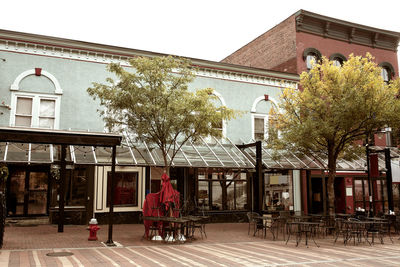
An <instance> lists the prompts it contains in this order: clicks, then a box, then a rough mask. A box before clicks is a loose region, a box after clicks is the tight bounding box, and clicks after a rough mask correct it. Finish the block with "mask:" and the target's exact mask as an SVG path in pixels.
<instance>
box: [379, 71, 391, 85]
mask: <svg viewBox="0 0 400 267" xmlns="http://www.w3.org/2000/svg"><path fill="white" fill-rule="evenodd" d="M381 76H382V78H383V81H385V82H386V83H387V82H389V81H390V79H389V70H388V69H387V68H382V70H381Z"/></svg>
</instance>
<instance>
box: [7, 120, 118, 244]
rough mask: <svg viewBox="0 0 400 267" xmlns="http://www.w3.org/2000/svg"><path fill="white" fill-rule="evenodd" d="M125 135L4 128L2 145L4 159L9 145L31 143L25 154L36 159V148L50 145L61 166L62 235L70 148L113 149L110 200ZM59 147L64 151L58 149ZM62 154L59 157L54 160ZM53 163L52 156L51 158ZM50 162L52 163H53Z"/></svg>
mask: <svg viewBox="0 0 400 267" xmlns="http://www.w3.org/2000/svg"><path fill="white" fill-rule="evenodd" d="M121 140H122V136H120V135H117V134H110V133H94V132H76V131H59V130H44V129H34V128H19V127H0V142H5V143H6V146H5V149H4V158H6V155H7V154H9V151H8V150H9V144H11V143H20V144H28V145H27V146H28V148H29V150H28V152H29V153H24V154H25V155H26V156H27V157H28V158H31V157H32V153H31V146H32V145H38V144H39V145H49V146H51V149H48V150H49V151H50V152H48V153H49V154H51V155H52V157H51V162H54V163H59V164H60V192H59V194H60V200H59V220H58V232H64V219H65V216H64V195H65V192H64V191H65V188H64V187H65V186H64V184H65V174H66V171H65V170H66V165H67V146H71V145H76V146H84V147H110V148H111V155H112V158H111V166H112V167H111V190H110V195H111V196H110V199H114V198H113V194H114V187H115V184H114V181H115V178H114V177H115V164H116V147H117V146H118V145H120V144H121ZM57 146H60V147H61V148H60V149H59V150H57V148H56V147H57ZM54 151H57V152H56V154H58V153H59V154H60V155H59V157H58V156H55V157H54ZM11 155H12V153H11ZM49 160H50V157H49ZM51 162H50V163H51ZM113 212H114V205H113V201H111V202H110V211H109V228H108V240H107V242H106V244H107V245H109V246H113V245H114V242H113V240H112V228H113Z"/></svg>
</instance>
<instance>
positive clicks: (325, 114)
mask: <svg viewBox="0 0 400 267" xmlns="http://www.w3.org/2000/svg"><path fill="white" fill-rule="evenodd" d="M380 74H381V69H380V68H379V67H377V65H376V64H375V63H374V62H373V57H372V56H371V55H369V54H367V55H366V57H360V56H353V55H350V57H349V60H348V61H346V62H345V63H344V64H343V66H341V67H337V66H335V65H333V64H332V62H330V61H329V60H328V59H326V58H323V59H322V62H321V63H320V64H315V65H314V67H313V68H312V69H311V70H310V71H309V72H303V73H302V74H301V76H300V90H297V89H294V88H287V89H285V90H284V92H283V94H282V96H281V104H280V107H279V108H280V109H279V110H276V109H275V110H274V112H275V114H276V119H275V120H274V124H273V125H274V128H273V129H272V134H271V135H270V136H271V138H270V140H269V141H270V144H271V147H273V148H275V149H288V150H290V151H293V152H297V153H298V154H300V155H307V156H309V157H312V158H314V159H315V160H318V161H319V162H320V163H323V161H322V160H321V159H324V160H326V159H327V166H324V168H325V169H327V170H328V183H327V184H328V188H327V191H328V200H329V203H328V204H329V205H328V209H329V213H330V214H333V213H334V212H335V208H334V198H335V194H334V178H335V173H336V163H337V161H338V160H340V159H348V160H351V159H353V158H354V157H355V155H357V154H359V153H360V152H361V151H365V150H364V149H363V148H362V147H361V145H360V140H365V139H366V138H368V137H369V136H370V135H371V134H372V133H373V132H374V131H376V130H379V129H381V128H383V127H385V126H388V125H390V126H392V127H393V126H395V125H396V124H398V122H399V121H400V103H399V100H398V93H399V89H400V86H399V85H400V82H399V79H397V80H395V81H392V82H390V83H388V84H386V83H385V82H384V81H383V79H382V77H381V75H380ZM278 133H279V134H278ZM277 136H279V138H277ZM274 137H275V138H274Z"/></svg>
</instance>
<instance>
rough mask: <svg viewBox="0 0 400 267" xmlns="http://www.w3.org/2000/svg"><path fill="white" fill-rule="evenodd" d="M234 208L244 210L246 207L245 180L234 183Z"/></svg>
mask: <svg viewBox="0 0 400 267" xmlns="http://www.w3.org/2000/svg"><path fill="white" fill-rule="evenodd" d="M235 191H236V193H235V196H236V209H237V210H244V209H246V207H247V183H246V181H237V182H236V185H235Z"/></svg>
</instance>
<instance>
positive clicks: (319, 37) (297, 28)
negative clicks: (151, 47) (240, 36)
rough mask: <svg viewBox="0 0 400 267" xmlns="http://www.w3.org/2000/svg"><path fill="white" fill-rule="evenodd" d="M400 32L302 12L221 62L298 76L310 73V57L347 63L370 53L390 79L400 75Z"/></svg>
mask: <svg viewBox="0 0 400 267" xmlns="http://www.w3.org/2000/svg"><path fill="white" fill-rule="evenodd" d="M399 41H400V33H398V32H392V31H387V30H381V29H376V28H372V27H368V26H364V25H359V24H356V23H352V22H347V21H343V20H338V19H335V18H330V17H326V16H322V15H319V14H315V13H311V12H308V11H305V10H299V11H298V12H296V13H295V14H293V15H292V16H290V17H289V18H287V19H286V20H284V21H283V22H281V23H279V24H278V25H276V26H275V27H274V28H272V29H270V30H269V31H267V32H265V33H263V34H262V35H260V36H259V37H257V38H256V39H254V40H253V41H251V42H250V43H248V44H247V45H245V46H243V47H241V48H240V49H238V50H237V51H236V52H234V53H232V54H231V55H229V56H228V57H226V58H225V59H223V60H222V62H226V63H233V64H239V65H245V66H251V67H256V68H264V69H270V70H277V71H283V72H290V73H297V74H300V73H301V72H303V71H305V70H307V64H306V63H307V56H314V57H316V58H317V59H318V58H319V57H321V56H325V57H328V58H330V59H336V60H338V61H339V62H340V61H343V60H346V58H348V56H349V55H350V54H351V53H353V54H355V55H361V56H365V54H366V53H367V52H369V53H371V54H372V55H373V56H374V57H375V60H376V62H377V63H378V64H379V65H380V66H382V67H384V68H386V69H387V71H388V72H389V76H391V77H397V76H399V72H398V71H399V67H398V62H397V46H398V44H399Z"/></svg>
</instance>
